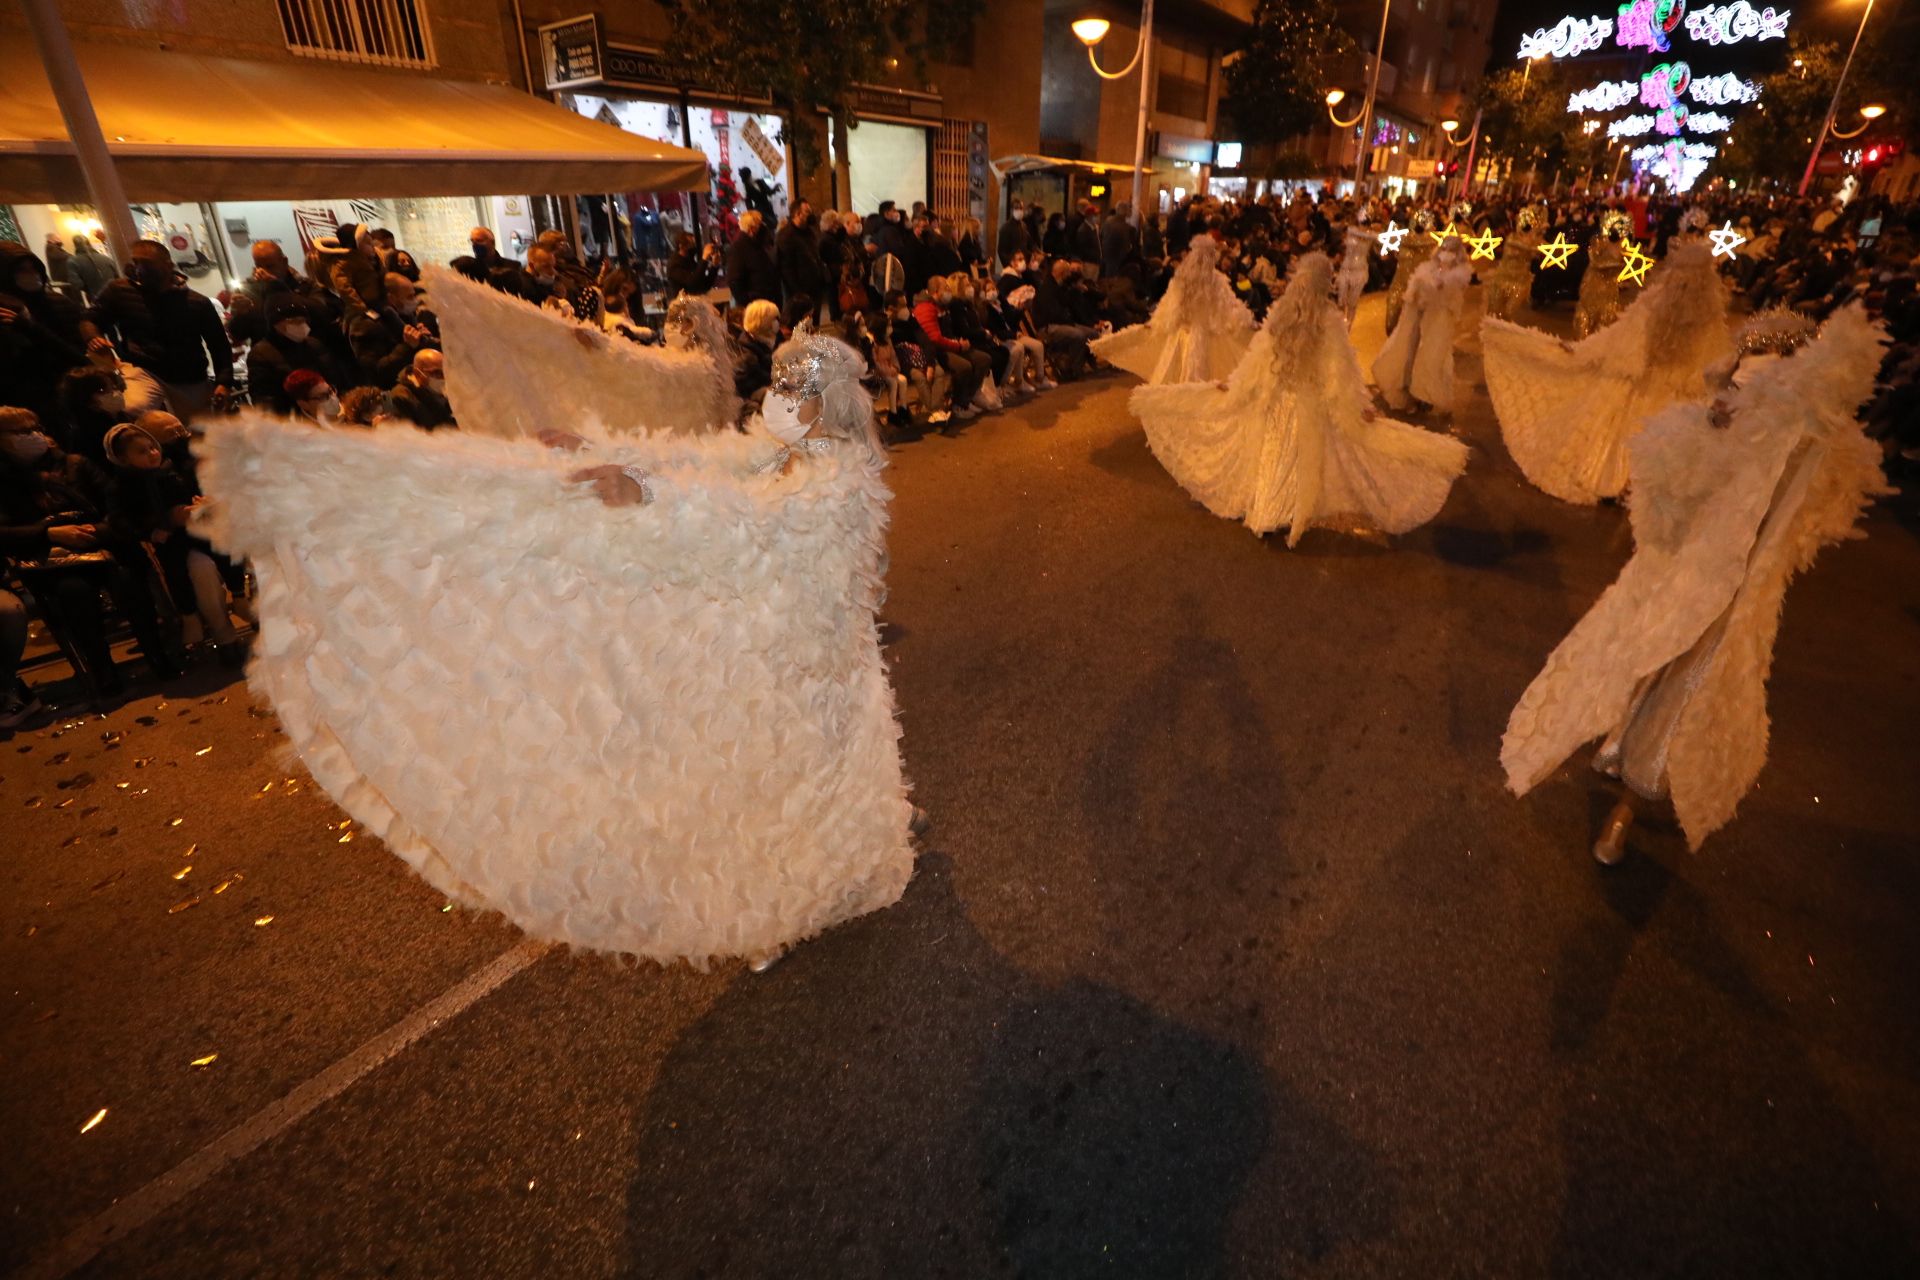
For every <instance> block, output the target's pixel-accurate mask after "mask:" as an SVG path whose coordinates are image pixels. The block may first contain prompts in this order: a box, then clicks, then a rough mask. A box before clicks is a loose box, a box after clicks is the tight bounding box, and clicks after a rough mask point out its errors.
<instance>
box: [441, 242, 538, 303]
mask: <svg viewBox="0 0 1920 1280" xmlns="http://www.w3.org/2000/svg"><path fill="white" fill-rule="evenodd" d="M467 244H468V246H469V247H470V248H471V249H472V250H473V252H472V253H470V254H466V253H463V254H461V255H460V256H459V257H457V258H455V259H453V260H452V261H451V262H449V263H448V264H447V265H448V266H450V267H452V268H453V269H454V270H455V271H458V272H459V273H460V274H461V275H463V276H465V277H466V278H467V279H469V280H472V281H474V282H476V283H478V284H484V285H488V286H490V287H492V288H495V289H498V290H500V291H501V292H502V293H512V294H518V293H520V292H521V289H522V286H523V283H524V280H523V277H524V275H525V268H523V267H522V266H521V265H520V260H519V259H518V258H509V257H507V256H506V255H505V254H503V253H501V252H500V250H499V247H498V245H497V244H496V243H495V241H494V238H493V232H492V231H490V230H488V229H487V228H486V227H475V228H474V229H473V230H472V231H470V232H468V233H467Z"/></svg>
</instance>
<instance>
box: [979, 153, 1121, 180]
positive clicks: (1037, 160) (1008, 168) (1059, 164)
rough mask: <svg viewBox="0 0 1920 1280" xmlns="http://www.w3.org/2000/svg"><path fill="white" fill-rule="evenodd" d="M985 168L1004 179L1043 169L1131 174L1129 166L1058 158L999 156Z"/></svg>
mask: <svg viewBox="0 0 1920 1280" xmlns="http://www.w3.org/2000/svg"><path fill="white" fill-rule="evenodd" d="M987 167H988V168H990V169H992V170H993V176H994V177H996V178H1004V177H1007V176H1008V175H1009V174H1015V173H1039V172H1040V171H1041V170H1043V169H1086V170H1089V171H1091V172H1094V173H1132V172H1133V166H1132V165H1130V164H1101V163H1100V162H1099V161H1097V160H1063V159H1061V158H1060V157H1059V156H1026V155H1022V156H1001V157H1000V158H999V159H998V160H990V161H988V162H987Z"/></svg>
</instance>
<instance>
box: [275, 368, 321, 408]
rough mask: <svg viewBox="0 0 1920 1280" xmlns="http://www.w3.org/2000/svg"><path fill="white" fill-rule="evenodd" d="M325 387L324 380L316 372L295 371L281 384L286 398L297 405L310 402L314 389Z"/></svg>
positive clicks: (311, 370) (308, 370)
mask: <svg viewBox="0 0 1920 1280" xmlns="http://www.w3.org/2000/svg"><path fill="white" fill-rule="evenodd" d="M326 385H327V380H326V378H325V377H323V376H322V375H321V374H320V372H319V371H318V370H315V369H295V370H294V371H293V372H292V373H290V374H288V375H287V380H286V381H285V382H284V383H282V384H281V387H282V389H283V390H285V391H286V393H287V398H288V399H290V400H293V401H295V402H296V403H297V402H299V401H301V400H311V399H312V398H313V393H314V391H315V389H316V388H319V387H324V386H326Z"/></svg>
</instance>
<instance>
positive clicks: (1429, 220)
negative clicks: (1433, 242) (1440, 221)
mask: <svg viewBox="0 0 1920 1280" xmlns="http://www.w3.org/2000/svg"><path fill="white" fill-rule="evenodd" d="M1413 229H1414V230H1415V231H1431V230H1433V211H1432V210H1431V209H1416V210H1414V213H1413Z"/></svg>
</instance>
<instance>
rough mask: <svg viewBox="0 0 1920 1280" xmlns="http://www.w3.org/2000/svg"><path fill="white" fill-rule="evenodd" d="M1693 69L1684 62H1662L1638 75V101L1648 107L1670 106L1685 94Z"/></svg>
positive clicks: (1690, 81)
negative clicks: (1645, 72)
mask: <svg viewBox="0 0 1920 1280" xmlns="http://www.w3.org/2000/svg"><path fill="white" fill-rule="evenodd" d="M1692 83H1693V69H1692V68H1691V67H1689V66H1687V64H1686V63H1684V62H1663V63H1661V64H1660V65H1659V66H1657V67H1655V68H1654V69H1653V70H1651V71H1649V72H1647V74H1645V75H1643V76H1641V77H1640V101H1641V103H1642V104H1643V105H1645V106H1649V107H1655V108H1660V107H1670V106H1672V105H1673V104H1674V103H1676V102H1678V101H1680V99H1681V98H1683V97H1685V96H1686V92H1687V86H1688V85H1690V84H1692Z"/></svg>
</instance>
